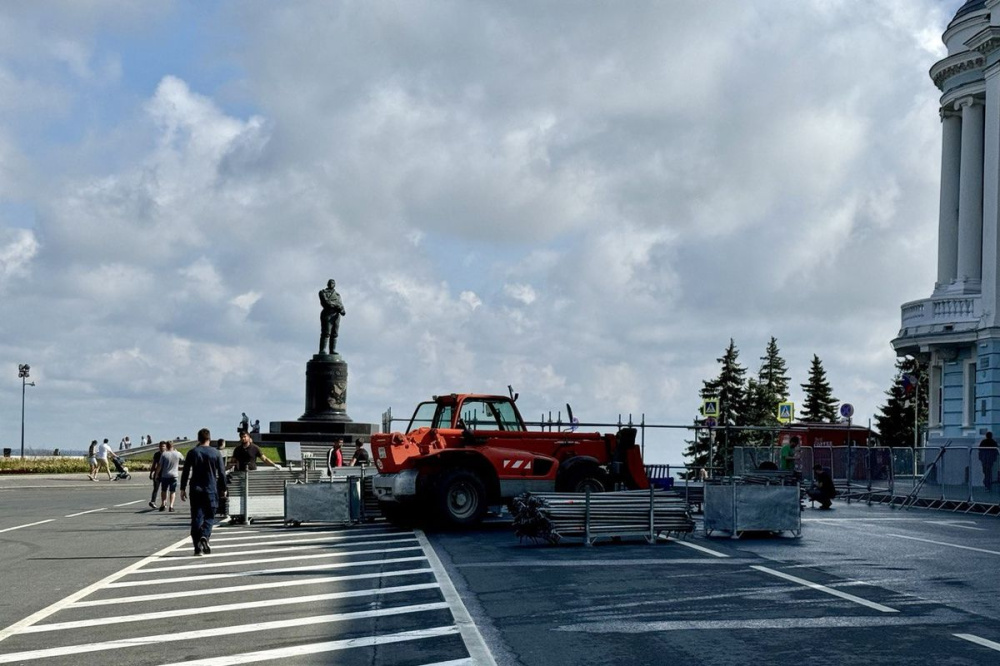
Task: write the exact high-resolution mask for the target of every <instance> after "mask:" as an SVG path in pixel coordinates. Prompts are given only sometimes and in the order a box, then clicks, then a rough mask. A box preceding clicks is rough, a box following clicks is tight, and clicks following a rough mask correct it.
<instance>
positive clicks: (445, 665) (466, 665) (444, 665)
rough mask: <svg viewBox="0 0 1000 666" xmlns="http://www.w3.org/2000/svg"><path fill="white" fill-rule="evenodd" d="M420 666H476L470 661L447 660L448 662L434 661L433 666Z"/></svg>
mask: <svg viewBox="0 0 1000 666" xmlns="http://www.w3.org/2000/svg"><path fill="white" fill-rule="evenodd" d="M422 666H476V662H474V661H472V660H471V659H449V660H448V661H435V662H434V663H433V664H423V665H422Z"/></svg>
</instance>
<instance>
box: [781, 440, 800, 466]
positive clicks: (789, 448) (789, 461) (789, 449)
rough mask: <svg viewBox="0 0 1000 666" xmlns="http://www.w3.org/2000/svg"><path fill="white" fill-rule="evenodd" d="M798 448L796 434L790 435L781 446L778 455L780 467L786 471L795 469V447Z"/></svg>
mask: <svg viewBox="0 0 1000 666" xmlns="http://www.w3.org/2000/svg"><path fill="white" fill-rule="evenodd" d="M798 448H799V437H798V435H792V436H791V438H790V439H789V440H788V443H787V444H785V445H784V446H782V447H781V452H780V453H779V456H780V457H781V460H780V461H779V462H780V465H779V466H780V468H781V469H782V470H785V471H788V472H794V471H795V462H796V454H797V449H798Z"/></svg>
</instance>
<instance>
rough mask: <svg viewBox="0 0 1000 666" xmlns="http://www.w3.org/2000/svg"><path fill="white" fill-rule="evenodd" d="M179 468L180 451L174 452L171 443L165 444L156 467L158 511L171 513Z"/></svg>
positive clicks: (175, 494)
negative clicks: (158, 485) (158, 482)
mask: <svg viewBox="0 0 1000 666" xmlns="http://www.w3.org/2000/svg"><path fill="white" fill-rule="evenodd" d="M180 466H181V453H180V451H175V450H174V443H173V442H167V443H166V450H165V451H164V452H163V453H162V454H160V462H159V464H158V465H157V471H158V473H159V474H158V475H159V477H160V511H170V512H173V510H174V498H175V497H176V496H177V472H178V471H180ZM168 499H169V503H168V501H167V500H168Z"/></svg>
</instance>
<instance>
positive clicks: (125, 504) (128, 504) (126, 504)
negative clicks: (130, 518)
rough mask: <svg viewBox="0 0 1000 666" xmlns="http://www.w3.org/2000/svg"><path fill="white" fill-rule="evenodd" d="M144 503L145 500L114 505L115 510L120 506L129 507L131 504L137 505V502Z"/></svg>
mask: <svg viewBox="0 0 1000 666" xmlns="http://www.w3.org/2000/svg"><path fill="white" fill-rule="evenodd" d="M145 501H146V500H134V501H132V502H125V503H124V504H115V508H116V509H117V508H118V507H120V506H131V505H133V504H138V503H139V502H145Z"/></svg>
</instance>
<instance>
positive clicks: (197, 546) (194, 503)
mask: <svg viewBox="0 0 1000 666" xmlns="http://www.w3.org/2000/svg"><path fill="white" fill-rule="evenodd" d="M211 441H212V433H210V432H209V431H208V428H202V429H201V430H199V431H198V446H196V447H194V448H193V449H191V450H190V451H188V453H187V456H186V457H185V458H184V472H183V473H182V474H181V501H182V502H186V501H187V487H188V481H189V480H190V482H191V541H192V542H194V554H195V555H201V554H202V553H204V554H205V555H208V554H209V553H211V552H212V546H211V544H210V543H209V539H211V538H212V525H213V521H214V520H215V511H216V509H217V508H218V506H219V498H220V497H225V496H226V470H225V468H224V466H223V464H222V456H221V455H219V452H218V451H217V450H215V449H213V448H212V447H211V446H210V443H211Z"/></svg>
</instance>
